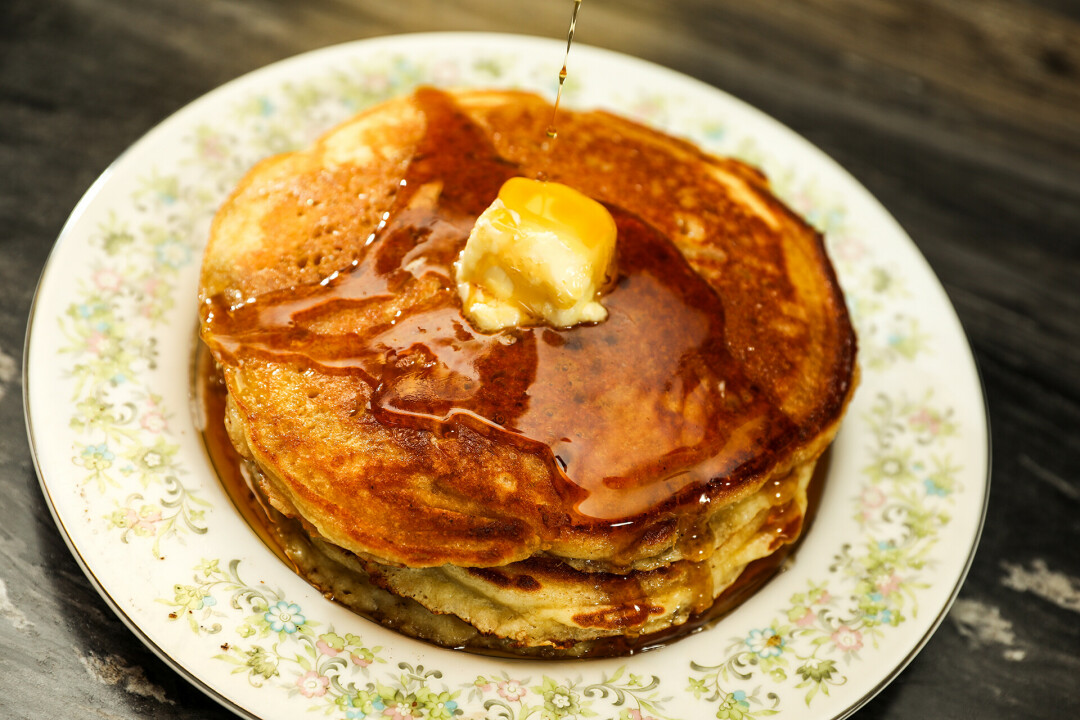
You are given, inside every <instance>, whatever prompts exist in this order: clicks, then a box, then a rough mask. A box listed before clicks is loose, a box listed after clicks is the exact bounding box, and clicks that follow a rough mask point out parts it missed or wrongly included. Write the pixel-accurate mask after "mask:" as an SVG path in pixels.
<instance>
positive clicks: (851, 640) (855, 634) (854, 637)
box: [832, 625, 862, 652]
mask: <svg viewBox="0 0 1080 720" xmlns="http://www.w3.org/2000/svg"><path fill="white" fill-rule="evenodd" d="M832 641H833V643H835V644H836V647H838V648H840V649H841V650H843V651H844V652H855V651H856V650H860V649H862V633H861V632H859V631H858V630H852V629H851V628H849V627H848V626H847V625H841V626H840V627H838V628H837V629H836V632H834V633H833V634H832Z"/></svg>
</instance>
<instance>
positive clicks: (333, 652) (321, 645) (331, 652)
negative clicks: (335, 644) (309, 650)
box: [315, 640, 341, 657]
mask: <svg viewBox="0 0 1080 720" xmlns="http://www.w3.org/2000/svg"><path fill="white" fill-rule="evenodd" d="M315 647H317V648H318V649H319V652H321V653H322V654H323V655H327V656H329V657H337V655H338V653H340V652H341V651H340V650H338V649H336V648H332V647H330V646H329V645H327V644H326V643H325V642H324V641H322V640H318V641H316V643H315Z"/></svg>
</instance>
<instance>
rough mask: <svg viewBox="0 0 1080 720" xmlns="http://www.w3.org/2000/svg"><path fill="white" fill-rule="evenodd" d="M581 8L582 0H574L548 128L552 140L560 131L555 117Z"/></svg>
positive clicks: (548, 134)
mask: <svg viewBox="0 0 1080 720" xmlns="http://www.w3.org/2000/svg"><path fill="white" fill-rule="evenodd" d="M580 9H581V0H574V12H573V14H572V15H570V30H569V31H568V32H567V33H566V54H564V55H563V64H562V70H560V71H559V91H558V92H557V93H556V94H555V107H554V108H553V109H552V111H551V123H550V124H549V125H548V128H547V136H548V137H549V138H551V139H552V140H554V139H555V138H557V137H559V131H558V130H556V129H555V119H556V116H557V115H558V114H559V101H560V100H562V89H563V84H565V83H566V62H567V60H569V59H570V46H571V45H573V44H574V29H575V28H576V27H577V15H578V10H580Z"/></svg>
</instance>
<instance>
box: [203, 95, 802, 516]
mask: <svg viewBox="0 0 1080 720" xmlns="http://www.w3.org/2000/svg"><path fill="white" fill-rule="evenodd" d="M417 99H418V101H419V103H420V105H421V107H422V108H423V110H424V112H425V113H426V114H427V115H428V122H427V127H428V131H427V135H426V137H425V139H424V140H423V142H422V143H421V147H420V148H419V149H418V151H417V153H416V160H414V162H413V163H411V164H410V166H409V168H408V170H407V172H406V177H405V180H406V182H405V183H403V184H402V186H401V190H400V191H399V192H398V194H397V196H396V198H395V200H394V205H393V207H392V208H391V210H390V211H389V213H388V215H387V220H386V225H385V227H384V228H382V229H381V230H379V231H377V233H376V239H375V241H374V242H373V243H371V244H370V245H368V246H367V248H366V249H367V251H368V252H367V254H366V255H364V256H362V257H361V258H360V259H359V262H358V263H357V265H356V267H355V268H353V269H352V270H351V271H343V272H341V273H340V274H338V275H337V276H336V277H335V278H334V279H333V280H332V281H324V282H323V283H317V284H313V285H310V286H306V287H303V286H302V287H296V288H289V289H286V290H282V291H274V292H270V293H267V294H265V295H262V296H260V297H256V298H255V299H254V302H247V303H245V304H243V305H240V306H237V307H232V306H230V304H229V303H228V301H227V300H226V299H225V298H224V297H221V296H219V297H215V298H211V299H210V305H209V307H210V311H209V313H208V315H207V320H206V322H205V327H204V333H203V337H204V339H205V340H206V341H207V342H208V343H209V344H210V345H211V347H212V349H213V350H214V352H215V355H216V356H217V357H218V359H219V360H220V361H221V362H223V363H226V364H233V365H235V364H238V363H240V362H242V361H243V359H244V358H245V357H249V356H250V357H262V358H271V359H273V360H274V361H275V362H282V363H291V364H295V365H297V366H302V367H306V368H313V369H316V370H318V371H319V372H322V373H326V374H331V375H350V376H353V377H354V378H355V382H358V383H364V384H366V385H367V386H368V387H369V388H370V390H371V414H372V415H373V416H374V418H375V419H376V420H377V421H379V422H380V423H382V424H384V425H386V426H389V427H407V428H411V429H420V430H428V431H433V432H446V431H452V429H453V428H454V427H462V426H464V427H468V428H470V429H472V430H474V431H476V432H478V433H480V434H482V435H486V436H489V437H492V438H493V439H496V440H497V441H499V442H506V443H510V444H513V445H516V446H517V447H519V448H521V449H523V450H525V451H528V452H531V453H533V454H536V455H537V456H539V457H541V458H542V459H543V460H544V461H545V462H546V463H547V464H548V465H549V467H550V468H551V470H552V473H553V476H554V477H555V480H556V482H562V485H563V487H562V488H561V491H562V495H563V497H564V498H566V500H567V502H568V503H569V504H570V505H571V507H568V508H567V511H569V512H573V513H575V514H576V515H578V516H579V517H581V518H583V519H592V520H601V521H617V520H621V519H625V518H631V517H635V516H639V515H641V514H642V513H645V512H647V511H649V510H650V509H652V508H655V507H658V506H659V505H661V504H663V503H664V502H666V501H668V500H669V499H671V498H673V497H674V496H677V495H680V494H683V493H684V492H688V491H690V490H691V489H692V488H694V487H700V486H704V485H705V484H706V483H708V482H709V481H710V480H712V479H714V478H729V479H730V480H731V481H732V482H735V481H737V480H739V479H740V478H742V477H750V476H752V475H753V474H754V473H755V472H758V469H759V466H760V464H761V463H763V462H767V461H768V459H769V458H770V457H772V455H773V454H774V453H775V452H776V451H779V450H782V449H783V446H784V444H785V443H788V442H792V441H793V439H794V434H793V432H792V423H791V421H790V420H789V419H788V418H787V416H786V415H785V414H784V413H783V412H782V411H781V410H780V409H779V408H778V407H777V406H776V405H775V404H774V403H773V402H772V401H771V400H770V399H769V398H768V397H766V396H764V395H763V394H762V393H761V392H759V391H758V390H757V389H756V387H755V386H754V385H753V384H752V383H751V382H750V381H749V380H748V379H747V378H746V377H745V375H744V372H743V369H742V366H741V364H740V363H739V362H737V361H735V360H734V358H733V357H732V356H731V354H730V353H729V351H728V348H727V344H726V341H725V332H724V306H723V303H722V302H721V300H720V298H719V297H718V296H717V294H716V292H715V291H714V290H713V288H712V287H711V286H710V285H709V284H708V283H707V282H706V281H705V280H704V279H703V278H702V277H701V276H700V275H698V274H697V273H696V272H695V271H694V269H693V268H692V267H690V265H689V264H688V262H687V261H686V259H685V258H684V257H683V256H682V254H681V253H680V252H679V250H678V249H677V248H676V247H675V246H674V244H673V243H672V242H671V241H670V240H669V239H668V238H666V237H665V236H663V235H662V234H660V233H659V232H658V231H657V230H655V229H654V228H653V227H652V226H651V225H649V224H647V223H645V222H644V221H642V220H641V219H639V218H638V217H637V216H635V215H632V214H630V213H628V212H626V211H623V210H622V209H621V208H618V207H616V206H609V207H608V209H609V211H610V212H611V214H612V216H613V217H614V219H615V223H616V228H617V235H618V240H617V243H616V255H617V257H616V263H615V264H616V266H617V268H618V277H617V278H616V279H615V281H614V287H613V288H612V289H611V290H610V292H609V293H608V294H607V296H606V299H605V304H606V306H607V309H608V313H609V315H608V319H607V320H606V321H604V322H601V323H598V324H591V325H579V326H577V327H574V328H570V329H554V328H549V327H544V326H537V327H527V328H508V329H506V330H503V331H500V332H497V333H494V334H488V333H483V332H480V331H478V330H476V329H475V328H473V327H472V326H471V325H470V324H469V322H468V321H467V320H465V319H464V317H463V316H462V313H461V302H460V299H459V297H458V295H457V293H456V290H455V285H454V281H453V268H452V265H453V262H454V260H455V259H456V258H457V257H458V255H459V253H460V251H461V249H462V247H463V246H464V243H465V241H466V240H467V237H468V233H469V229H470V228H471V227H472V224H473V222H474V221H475V219H476V217H477V216H478V215H479V214H480V213H481V212H483V210H484V209H485V208H486V207H487V206H488V205H490V203H491V202H492V200H493V198H494V197H496V196H497V194H498V191H499V188H500V187H501V186H502V185H503V183H504V182H505V181H506V180H507V179H508V178H509V177H511V176H513V175H515V174H516V168H515V167H514V166H513V165H512V164H510V163H508V162H507V161H505V160H503V159H502V158H500V157H499V156H498V155H497V154H496V153H495V151H494V148H493V147H492V146H491V145H490V142H489V141H488V139H487V138H486V136H485V135H484V133H483V131H482V130H481V128H479V127H478V126H477V125H476V124H475V123H474V122H473V121H472V120H471V119H470V118H468V116H466V115H465V114H464V113H463V112H461V111H460V110H459V109H458V108H457V107H456V105H455V104H454V101H453V100H452V98H450V97H449V96H448V95H446V94H445V93H442V92H439V91H437V90H433V89H422V90H420V91H419V92H418V94H417ZM429 183H435V184H439V185H440V186H441V187H442V188H443V189H442V192H441V194H440V195H439V197H438V200H437V202H436V203H435V205H434V206H430V207H428V206H421V207H416V206H412V205H411V198H412V195H413V193H415V192H417V190H418V189H419V188H421V187H423V186H425V185H427V184H429ZM266 222H267V223H268V224H267V227H266V228H265V232H266V233H267V234H268V235H272V233H273V231H274V228H273V226H272V225H273V218H272V217H271V218H268V219H267V221H266ZM420 283H426V284H427V285H426V287H429V288H433V289H432V290H431V292H429V293H428V296H427V297H426V299H425V300H424V301H423V302H420V303H418V304H416V305H414V306H412V307H408V308H402V309H401V310H400V311H399V312H398V313H397V314H395V315H394V316H393V320H392V321H390V322H385V323H382V324H374V325H371V326H363V327H352V326H348V327H347V328H345V329H344V330H341V331H326V330H325V329H324V328H327V327H334V323H335V320H339V319H340V318H342V317H346V316H347V313H349V312H355V311H357V309H361V308H371V307H383V306H386V305H388V304H391V303H394V302H396V301H397V298H398V297H400V296H401V295H403V294H406V292H407V291H408V290H410V289H414V288H416V287H417V286H418V284H420ZM628 348H632V349H633V352H632V353H628V352H627V349H628Z"/></svg>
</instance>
